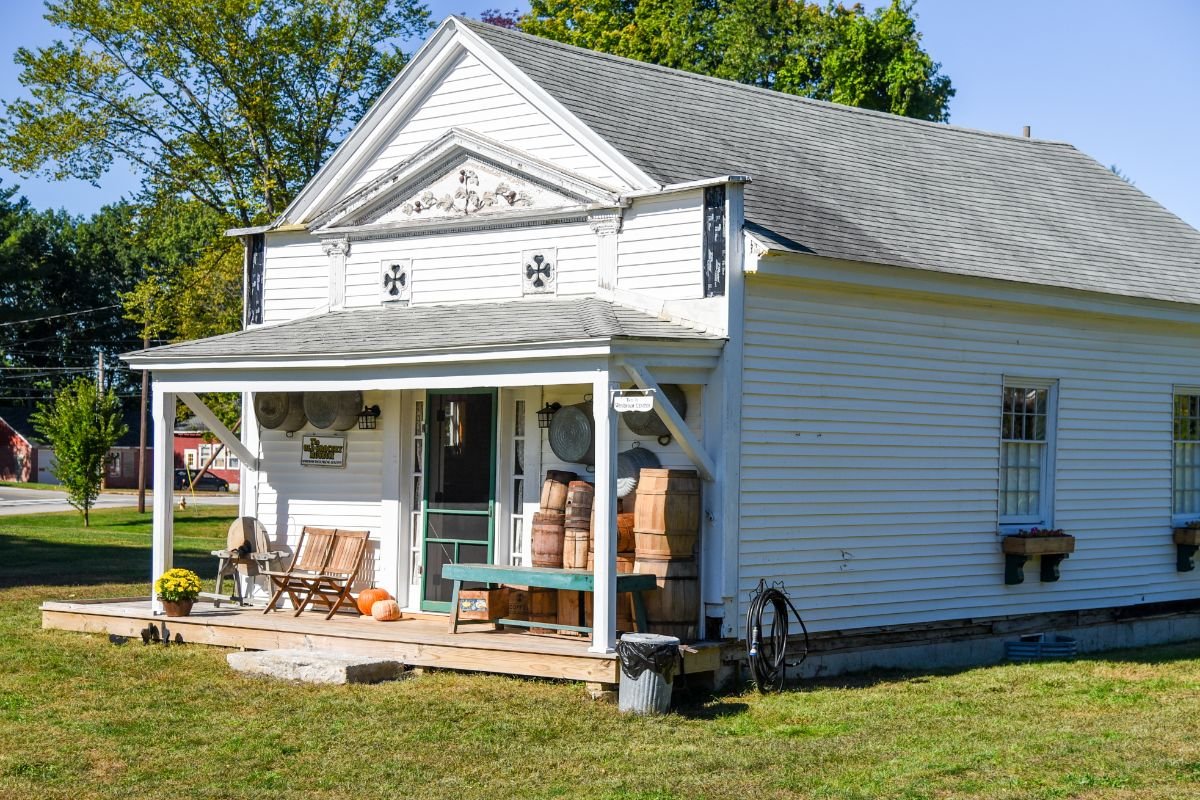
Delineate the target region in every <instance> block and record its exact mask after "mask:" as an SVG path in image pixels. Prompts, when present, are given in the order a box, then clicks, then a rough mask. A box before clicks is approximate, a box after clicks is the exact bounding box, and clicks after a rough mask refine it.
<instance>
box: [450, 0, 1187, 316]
mask: <svg viewBox="0 0 1200 800" xmlns="http://www.w3.org/2000/svg"><path fill="white" fill-rule="evenodd" d="M452 24H456V25H459V26H461V27H462V28H463V29H464V30H465V31H467V32H469V33H471V34H474V35H475V36H477V37H478V38H479V39H480V40H482V41H483V42H485V43H486V44H487V45H489V46H490V47H492V48H493V49H495V50H496V51H497V52H499V53H500V54H501V55H502V56H503V57H504V58H505V59H507V60H508V61H509V62H511V63H512V64H513V66H515V67H516V68H517V69H519V70H520V71H521V72H523V73H524V74H525V75H526V76H528V78H529V79H530V80H532V81H534V82H535V83H536V84H537V85H538V86H540V87H541V88H542V89H543V90H544V91H546V92H547V93H548V94H550V95H551V96H553V97H554V98H555V100H557V101H558V102H559V103H561V104H562V105H563V106H564V107H565V108H566V109H567V110H568V111H570V112H571V113H572V114H574V115H575V116H577V117H578V118H579V119H580V120H582V121H583V122H584V123H585V124H586V125H587V126H588V127H590V128H591V129H592V130H594V131H595V132H596V133H597V134H599V135H600V136H601V137H602V138H603V139H605V140H607V141H608V142H610V143H611V144H612V145H613V146H614V147H615V148H616V149H617V150H618V151H619V152H620V153H622V154H623V155H625V156H626V157H627V158H629V159H630V160H631V161H633V163H634V164H636V165H637V166H638V167H639V168H640V169H642V170H643V171H645V172H646V173H647V174H648V175H650V176H651V177H653V178H654V179H655V180H657V181H659V182H661V183H663V184H669V183H681V182H686V181H691V180H698V179H702V178H708V177H712V176H715V175H725V174H731V173H735V174H743V175H748V176H749V177H750V179H751V181H752V182H751V183H750V184H748V185H747V186H746V206H745V210H746V220H747V226H748V228H749V229H750V230H751V232H753V233H755V234H756V235H757V236H758V237H759V238H761V239H762V240H763V241H764V242H765V243H766V244H767V245H768V246H769V247H771V248H772V249H775V250H782V251H787V252H794V253H809V254H812V255H816V256H822V257H827V258H834V259H844V260H849V261H862V262H870V263H876V264H887V265H895V266H901V267H911V268H918V269H925V270H934V271H941V272H949V273H956V274H963V275H971V276H976V277H984V278H996V279H1001V280H1010V281H1019V282H1024V283H1035V284H1045V285H1051V286H1060V287H1067V288H1076V289H1084V290H1088V291H1098V292H1105V293H1111V294H1120V295H1129V296H1135V297H1146V298H1152V299H1158V300H1168V301H1177V302H1186V303H1200V232H1197V231H1196V230H1195V229H1193V228H1191V227H1190V226H1188V225H1187V224H1186V223H1184V222H1183V221H1182V220H1180V219H1179V218H1178V217H1176V216H1174V215H1173V214H1171V213H1170V212H1168V211H1167V210H1166V209H1164V208H1163V207H1162V206H1160V205H1158V203H1156V202H1155V201H1153V200H1152V199H1150V198H1149V197H1147V196H1146V195H1145V194H1143V193H1142V192H1141V191H1139V190H1138V189H1136V188H1134V187H1133V186H1130V185H1129V184H1127V183H1125V182H1124V181H1122V180H1121V179H1120V178H1118V177H1116V176H1115V175H1113V174H1112V173H1111V172H1110V171H1109V170H1108V169H1106V168H1105V167H1103V166H1101V165H1100V164H1099V163H1097V162H1096V161H1094V160H1093V159H1092V158H1090V157H1089V156H1087V155H1085V154H1083V153H1081V152H1079V151H1078V150H1076V149H1075V148H1074V147H1072V146H1071V145H1068V144H1064V143H1060V142H1050V141H1043V140H1037V139H1025V138H1021V137H1015V136H1007V135H1000V134H993V133H986V132H982V131H975V130H969V129H965V128H957V127H952V126H949V125H943V124H937V123H930V122H923V121H919V120H912V119H908V118H905V117H899V116H895V115H892V114H883V113H879V112H874V111H867V110H863V109H857V108H851V107H847V106H840V105H836V104H833V103H825V102H821V101H816V100H809V99H807V98H801V97H796V96H794V95H787V94H783V93H780V92H774V91H769V90H765V89H759V88H755V87H751V86H746V85H743V84H739V83H735V82H732V81H726V80H720V79H716V78H709V77H706V76H701V75H696V74H693V73H689V72H682V71H679V70H673V69H667V68H664V67H659V66H655V65H651V64H644V63H641V62H638V61H632V60H629V59H625V58H619V57H616V56H610V55H605V54H600V53H595V52H592V51H589V50H583V49H580V48H577V47H572V46H570V45H565V44H561V43H559V42H554V41H550V40H546V39H540V38H537V37H534V36H529V35H527V34H523V33H520V32H517V31H511V30H506V29H503V28H497V27H494V26H491V25H486V24H484V23H480V22H475V21H473V20H467V19H463V18H460V17H454V18H453V20H452Z"/></svg>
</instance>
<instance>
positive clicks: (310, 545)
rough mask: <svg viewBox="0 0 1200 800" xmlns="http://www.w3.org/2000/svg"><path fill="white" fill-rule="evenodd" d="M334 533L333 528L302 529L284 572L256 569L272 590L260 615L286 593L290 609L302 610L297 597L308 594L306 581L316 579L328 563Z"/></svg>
mask: <svg viewBox="0 0 1200 800" xmlns="http://www.w3.org/2000/svg"><path fill="white" fill-rule="evenodd" d="M335 533H336V531H335V530H334V529H333V528H309V527H305V528H304V530H302V531H301V532H300V541H299V542H297V543H296V552H295V554H294V555H293V556H292V563H291V564H289V565H288V567H287V569H285V570H282V571H280V570H277V569H271V568H270V567H269V566H268V567H266V568H263V567H260V568H259V574H260V575H266V576H267V577H268V578H270V579H271V584H272V585H273V586H274V587H275V594H274V595H272V597H271V601H270V602H269V603H267V607H266V608H265V609H263V613H264V614H266V613H268V612H270V611H271V610H272V609H274V608H275V604H276V603H278V602H279V598H280V597H282V596H283V594H284V592H287V595H288V597H289V598H290V599H291V601H292V605H293V606H296V608H297V609H302V608H303V606H301V604H300V603H301V601H300V597H299V595H300V594H303V593H304V592H306V591H309V590H310V589H311V588H312V586H311V584H310V583H309V581H311V579H313V578H315V577H317V576H318V575H320V574H321V573H322V571H323V570H324V569H325V565H326V564H327V563H328V562H329V554H330V551H331V550H332V549H333V538H334V534H335ZM296 613H297V614H299V613H300V611H299V610H297V611H296Z"/></svg>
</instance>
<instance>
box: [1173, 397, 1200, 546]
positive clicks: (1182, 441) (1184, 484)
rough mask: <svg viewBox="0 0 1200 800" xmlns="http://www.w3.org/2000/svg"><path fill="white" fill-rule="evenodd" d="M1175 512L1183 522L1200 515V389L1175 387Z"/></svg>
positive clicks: (1176, 517)
mask: <svg viewBox="0 0 1200 800" xmlns="http://www.w3.org/2000/svg"><path fill="white" fill-rule="evenodd" d="M1174 400H1175V403H1174V405H1175V411H1174V414H1173V417H1174V433H1173V434H1172V440H1173V442H1174V446H1173V452H1172V457H1171V466H1172V469H1171V515H1172V516H1173V517H1175V524H1177V525H1182V524H1183V523H1185V522H1188V521H1190V520H1193V519H1197V518H1200V389H1176V390H1175V398H1174Z"/></svg>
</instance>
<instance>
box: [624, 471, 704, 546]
mask: <svg viewBox="0 0 1200 800" xmlns="http://www.w3.org/2000/svg"><path fill="white" fill-rule="evenodd" d="M633 513H634V519H633V531H634V538H635V540H636V546H635V549H636V550H637V554H638V558H639V559H640V558H643V557H645V558H682V559H690V558H694V557H695V555H696V541H697V539H698V538H699V535H700V476H699V475H697V474H696V472H695V470H690V469H644V470H642V476H641V480H640V481H639V482H638V490H637V505H636V506H635V507H634V512H633Z"/></svg>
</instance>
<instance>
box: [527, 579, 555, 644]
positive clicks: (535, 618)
mask: <svg viewBox="0 0 1200 800" xmlns="http://www.w3.org/2000/svg"><path fill="white" fill-rule="evenodd" d="M529 621H530V622H549V623H550V624H554V623H556V622H558V590H557V589H543V588H541V587H540V586H530V587H529ZM529 630H530V631H532V632H533V633H554V629H553V628H530V629H529Z"/></svg>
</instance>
